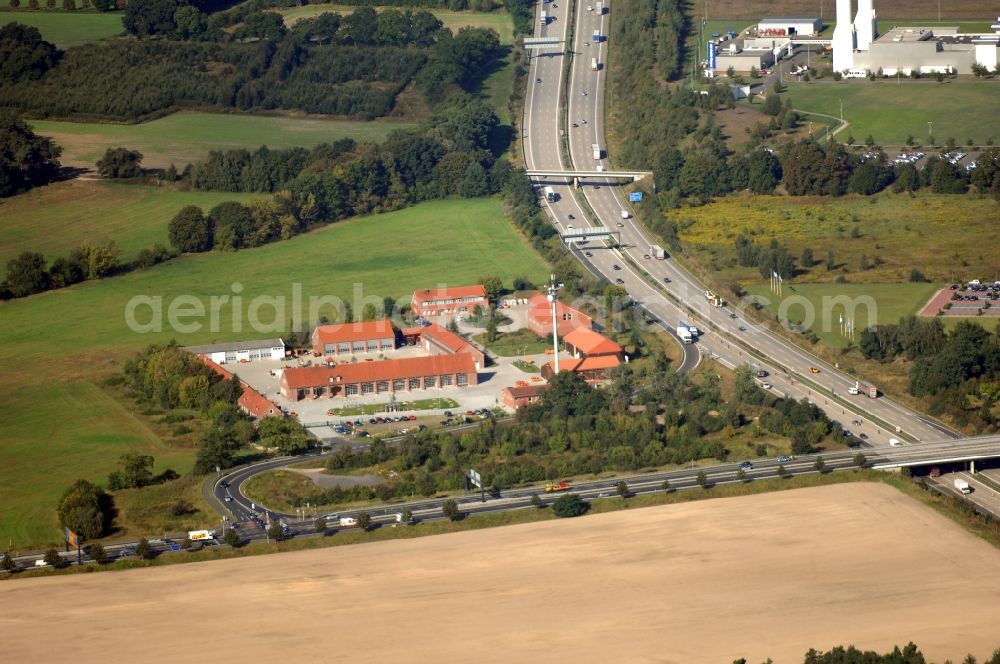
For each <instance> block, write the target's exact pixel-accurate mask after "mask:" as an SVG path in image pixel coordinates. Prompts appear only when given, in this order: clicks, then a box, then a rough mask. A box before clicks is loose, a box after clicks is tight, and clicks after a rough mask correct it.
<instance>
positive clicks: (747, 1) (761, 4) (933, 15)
mask: <svg viewBox="0 0 1000 664" xmlns="http://www.w3.org/2000/svg"><path fill="white" fill-rule="evenodd" d="M708 9H709V15H708V18H709V20H712V19H721V18H744V19H749V20H751V21H756V20H758V19H760V18H762V17H764V16H817V15H818V16H819V17H821V18H823V19H824V20H825V21H830V22H833V20H834V17H835V16H836V7H835V4H834V0H820V2H819V3H817V2H816V0H713V2H711V3H709V6H708ZM817 9H818V10H819V12H818V13H817V11H816V10H817ZM875 10H876V11H877V12H878V15H879V16H880V17H881V16H902V17H905V18H907V19H937V18H938V16H942V18H945V19H947V18H952V19H973V20H976V21H982V20H989V19H990V18H991V16H990V13H992V10H991V9H988V6H987V5H985V4H984V3H983V2H982V0H948V1H947V2H940V3H939V2H938V0H876V2H875ZM942 11H943V12H944V13H943V14H942V13H941V12H942ZM704 12H705V5H704V3H694V4H693V5H692V9H691V13H692V14H694V15H696V16H703V15H704ZM945 22H947V21H945ZM879 23H880V24H882V23H884V21H883V19H881V18H880V19H879ZM952 25H954V22H952Z"/></svg>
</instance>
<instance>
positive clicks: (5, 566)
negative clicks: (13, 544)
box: [0, 551, 17, 572]
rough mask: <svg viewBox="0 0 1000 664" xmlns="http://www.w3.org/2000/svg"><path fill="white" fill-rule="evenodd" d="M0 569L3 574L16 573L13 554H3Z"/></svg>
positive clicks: (15, 562) (9, 552)
mask: <svg viewBox="0 0 1000 664" xmlns="http://www.w3.org/2000/svg"><path fill="white" fill-rule="evenodd" d="M0 569H2V570H4V571H5V572H14V571H17V561H16V560H15V559H14V553H13V552H12V551H8V552H7V553H5V554H3V558H2V559H0Z"/></svg>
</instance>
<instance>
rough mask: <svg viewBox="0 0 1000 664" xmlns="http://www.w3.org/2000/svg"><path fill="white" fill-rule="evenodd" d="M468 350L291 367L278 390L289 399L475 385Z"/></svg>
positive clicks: (474, 373) (336, 396) (390, 392)
mask: <svg viewBox="0 0 1000 664" xmlns="http://www.w3.org/2000/svg"><path fill="white" fill-rule="evenodd" d="M477 382H478V375H477V373H476V363H475V360H473V358H472V355H470V354H469V353H456V354H454V355H435V356H432V357H408V358H400V359H396V360H382V361H376V362H357V363H353V364H352V363H344V364H325V365H321V366H316V367H290V368H288V369H285V370H284V371H283V372H282V373H281V380H280V381H279V392H280V393H281V396H283V397H284V398H286V399H288V400H290V401H299V400H301V399H306V398H313V399H318V398H320V397H327V398H338V397H341V398H343V397H366V396H376V395H381V394H401V393H409V392H416V391H424V390H429V389H439V388H461V387H466V386H469V385H476V384H477Z"/></svg>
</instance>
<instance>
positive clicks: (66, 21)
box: [0, 2, 125, 48]
mask: <svg viewBox="0 0 1000 664" xmlns="http://www.w3.org/2000/svg"><path fill="white" fill-rule="evenodd" d="M4 4H6V3H4ZM22 4H23V5H25V6H27V4H28V3H27V2H23V3H22ZM13 22H16V23H21V24H22V25H30V26H32V27H34V28H38V31H39V32H41V33H42V39H44V40H46V41H50V42H52V43H53V44H55V45H56V46H58V47H60V48H69V47H70V46H79V45H80V44H88V43H90V42H95V41H100V40H101V39H104V38H106V37H111V36H113V35H117V34H121V33H123V32H125V30H124V28H122V12H99V11H97V10H88V9H78V10H76V11H64V10H61V9H43V10H37V11H30V10H27V9H24V10H11V9H8V8H6V7H5V8H4V9H2V10H0V25H6V24H7V23H13Z"/></svg>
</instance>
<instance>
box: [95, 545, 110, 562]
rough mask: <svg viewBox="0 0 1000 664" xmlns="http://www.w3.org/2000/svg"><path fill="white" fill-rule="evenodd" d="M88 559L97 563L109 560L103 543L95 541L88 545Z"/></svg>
mask: <svg viewBox="0 0 1000 664" xmlns="http://www.w3.org/2000/svg"><path fill="white" fill-rule="evenodd" d="M90 559H91V560H93V561H94V562H95V563H97V564H98V565H104V564H105V563H107V562H108V561H109V560H110V558H109V557H108V552H107V551H105V549H104V545H103V544H101V543H100V542H95V543H94V544H91V545H90Z"/></svg>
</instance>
